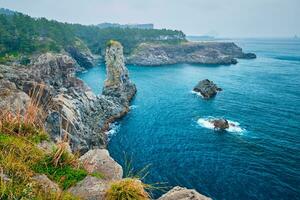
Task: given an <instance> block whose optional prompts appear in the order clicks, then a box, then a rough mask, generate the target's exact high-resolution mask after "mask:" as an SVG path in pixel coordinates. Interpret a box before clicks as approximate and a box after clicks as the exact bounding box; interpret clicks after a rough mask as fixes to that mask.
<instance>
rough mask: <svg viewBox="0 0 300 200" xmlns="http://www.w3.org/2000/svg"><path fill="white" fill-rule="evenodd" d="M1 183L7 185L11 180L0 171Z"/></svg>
mask: <svg viewBox="0 0 300 200" xmlns="http://www.w3.org/2000/svg"><path fill="white" fill-rule="evenodd" d="M1 181H3V182H4V183H7V182H11V181H12V180H11V179H10V178H9V177H8V176H7V175H6V174H4V173H3V172H1V171H0V182H1Z"/></svg>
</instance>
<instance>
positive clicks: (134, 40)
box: [0, 12, 185, 63]
mask: <svg viewBox="0 0 300 200" xmlns="http://www.w3.org/2000/svg"><path fill="white" fill-rule="evenodd" d="M109 40H118V41H120V42H121V43H122V44H123V46H124V49H125V54H129V53H130V52H131V51H132V50H133V49H134V48H135V47H136V46H137V45H138V44H140V43H142V42H157V41H159V42H171V43H177V42H180V41H183V40H185V35H184V34H183V33H182V32H181V31H173V30H166V29H162V30H158V29H149V30H145V29H134V28H104V29H100V28H99V27H97V26H85V25H80V24H69V23H61V22H57V21H54V20H48V19H46V18H32V17H30V16H28V15H24V14H21V13H18V12H14V13H12V14H9V15H7V14H4V13H2V14H1V13H0V63H3V62H7V61H11V60H19V59H20V57H21V56H24V55H25V56H26V55H31V54H32V53H36V52H38V53H41V52H48V51H53V52H60V51H62V50H67V49H68V48H69V47H76V48H79V49H86V48H89V49H90V50H91V51H92V52H93V53H95V54H100V53H103V52H104V50H105V47H106V43H107V41H109Z"/></svg>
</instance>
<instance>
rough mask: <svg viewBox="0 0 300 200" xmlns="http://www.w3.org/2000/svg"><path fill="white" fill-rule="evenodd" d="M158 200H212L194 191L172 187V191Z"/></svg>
mask: <svg viewBox="0 0 300 200" xmlns="http://www.w3.org/2000/svg"><path fill="white" fill-rule="evenodd" d="M158 200H212V199H211V198H209V197H206V196H204V195H202V194H200V193H198V192H197V191H196V190H191V189H186V188H182V187H178V186H176V187H174V188H173V189H172V190H170V191H169V192H167V193H166V194H164V195H162V196H161V197H160V198H159V199H158Z"/></svg>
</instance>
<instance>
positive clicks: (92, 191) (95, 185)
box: [68, 176, 109, 200]
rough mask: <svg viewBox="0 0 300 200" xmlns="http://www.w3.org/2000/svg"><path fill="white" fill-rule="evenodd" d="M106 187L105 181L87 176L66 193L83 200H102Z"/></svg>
mask: <svg viewBox="0 0 300 200" xmlns="http://www.w3.org/2000/svg"><path fill="white" fill-rule="evenodd" d="M108 185H109V184H108V183H107V182H106V181H105V180H101V179H98V178H95V177H92V176H87V177H86V178H85V179H83V180H82V181H80V182H79V183H77V184H76V185H75V186H74V187H71V188H70V189H69V190H68V192H70V193H71V194H73V195H74V196H76V197H80V198H81V199H84V200H104V199H105V193H106V190H107V189H108Z"/></svg>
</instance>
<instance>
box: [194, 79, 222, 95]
mask: <svg viewBox="0 0 300 200" xmlns="http://www.w3.org/2000/svg"><path fill="white" fill-rule="evenodd" d="M193 91H194V92H199V93H200V94H201V96H202V97H203V98H205V99H210V98H212V97H214V96H215V95H216V94H217V93H218V92H219V91H222V89H221V88H219V87H218V86H217V85H216V84H214V82H212V81H210V80H208V79H204V80H202V81H199V83H198V84H197V85H196V86H195V87H194V89H193Z"/></svg>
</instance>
